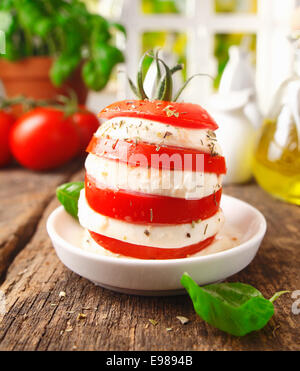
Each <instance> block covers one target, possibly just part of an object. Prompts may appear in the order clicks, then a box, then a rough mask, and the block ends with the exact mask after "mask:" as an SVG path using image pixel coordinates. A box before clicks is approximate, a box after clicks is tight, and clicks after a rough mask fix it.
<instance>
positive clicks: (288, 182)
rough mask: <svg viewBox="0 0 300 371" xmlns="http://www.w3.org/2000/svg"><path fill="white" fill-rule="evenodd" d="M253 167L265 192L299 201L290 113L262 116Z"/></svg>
mask: <svg viewBox="0 0 300 371" xmlns="http://www.w3.org/2000/svg"><path fill="white" fill-rule="evenodd" d="M283 119H284V123H282V121H283ZM253 171H254V175H255V177H256V180H257V182H258V183H259V185H260V186H261V187H262V188H263V189H265V190H266V191H267V192H269V193H271V194H272V195H273V196H275V197H277V198H280V199H282V200H285V201H288V202H291V203H294V204H297V205H300V137H299V133H298V130H297V126H296V124H295V123H294V122H293V120H292V118H291V117H288V118H287V116H284V115H283V117H280V116H279V117H278V119H274V120H268V119H267V120H265V122H264V125H263V127H262V133H261V138H260V141H259V143H258V146H257V150H256V153H255V156H254V166H253Z"/></svg>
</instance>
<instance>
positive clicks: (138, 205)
mask: <svg viewBox="0 0 300 371" xmlns="http://www.w3.org/2000/svg"><path fill="white" fill-rule="evenodd" d="M85 195H86V199H87V202H88V204H89V206H90V207H91V208H92V209H93V210H94V211H96V212H97V213H99V214H102V215H105V216H108V217H110V218H114V219H118V220H123V221H125V222H128V223H136V224H145V223H146V224H147V223H151V224H169V225H173V224H174V225H176V224H187V223H193V222H196V221H198V220H200V219H201V220H205V219H208V218H210V217H212V216H213V215H215V214H216V213H217V212H218V211H219V207H220V201H221V195H222V189H220V190H219V191H218V192H216V193H214V194H212V195H210V196H207V197H204V198H201V199H200V200H186V199H184V198H175V197H166V196H157V195H150V194H143V193H137V192H130V191H126V190H118V191H115V190H113V189H109V188H97V187H96V185H95V181H94V180H93V179H92V178H91V177H89V176H88V175H87V176H86V178H85Z"/></svg>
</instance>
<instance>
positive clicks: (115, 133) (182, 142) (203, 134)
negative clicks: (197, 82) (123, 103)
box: [95, 117, 222, 155]
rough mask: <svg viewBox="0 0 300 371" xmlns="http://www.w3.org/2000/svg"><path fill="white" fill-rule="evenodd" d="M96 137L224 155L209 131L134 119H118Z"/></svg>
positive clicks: (108, 124) (109, 122)
mask: <svg viewBox="0 0 300 371" xmlns="http://www.w3.org/2000/svg"><path fill="white" fill-rule="evenodd" d="M95 136H96V137H104V138H105V137H106V136H109V137H110V138H112V139H120V140H124V139H129V140H133V141H136V140H138V141H142V142H145V143H150V144H156V145H166V146H176V147H183V148H190V149H197V150H199V151H203V152H205V153H211V152H214V154H219V155H222V150H221V147H220V146H219V144H218V143H217V142H216V139H215V137H214V134H212V132H211V131H210V130H207V129H186V128H180V127H175V126H171V125H166V124H162V123H160V122H156V121H151V120H146V119H139V118H133V117H116V118H113V119H111V120H108V121H106V122H105V123H104V124H103V125H101V126H100V128H99V129H98V130H97V132H96V134H95Z"/></svg>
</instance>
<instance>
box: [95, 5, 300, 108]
mask: <svg viewBox="0 0 300 371" xmlns="http://www.w3.org/2000/svg"><path fill="white" fill-rule="evenodd" d="M101 1H105V0H101ZM108 1H110V2H111V3H112V2H116V1H117V2H118V5H122V7H121V9H122V10H121V13H120V14H118V15H117V17H115V18H118V20H119V21H121V22H122V23H123V24H124V25H125V27H126V29H127V41H126V47H125V54H126V71H127V73H128V74H129V75H130V76H132V77H133V76H135V74H136V69H137V65H138V61H139V59H140V56H141V50H142V37H141V35H142V34H143V33H144V32H147V31H178V32H185V33H186V34H187V39H188V42H187V70H188V74H189V75H192V74H195V73H198V72H203V73H211V66H212V65H214V64H215V61H214V35H215V34H216V33H235V32H243V33H253V34H256V35H257V73H256V82H257V90H258V96H259V101H260V105H261V108H262V110H263V111H264V112H266V110H267V107H268V106H269V104H270V101H271V97H272V94H273V93H274V91H275V90H276V88H277V87H278V85H279V84H280V82H282V81H283V79H284V78H286V77H287V76H288V75H289V74H290V73H291V68H292V61H293V58H292V50H291V47H290V45H289V42H288V40H287V35H288V34H289V32H290V28H289V25H290V17H291V14H292V11H293V9H294V8H295V7H296V6H300V0H284V1H283V0H258V12H257V14H243V13H226V14H225V13H224V14H222V13H216V12H215V11H214V0H186V1H187V11H186V13H185V14H179V15H177V14H175V15H173V14H170V15H165V14H161V15H157V14H155V15H146V14H143V13H142V11H141V3H140V0H108ZM102 10H103V8H102ZM111 15H112V14H110V16H111ZM119 45H120V46H122V40H121V39H120V44H119ZM283 55H284V58H283V57H282V56H283ZM120 81H122V82H121V85H120V88H119V91H118V95H119V98H120V99H123V98H125V97H128V96H129V95H130V91H129V87H128V85H126V84H125V83H124V81H125V80H124V77H123V76H121V75H120ZM193 89H194V94H191V96H193V97H195V103H203V102H205V101H206V99H207V97H208V96H209V95H210V94H211V92H212V90H213V89H212V82H211V81H210V80H209V79H207V80H204V79H203V80H202V81H201V83H198V84H196V83H194V87H193Z"/></svg>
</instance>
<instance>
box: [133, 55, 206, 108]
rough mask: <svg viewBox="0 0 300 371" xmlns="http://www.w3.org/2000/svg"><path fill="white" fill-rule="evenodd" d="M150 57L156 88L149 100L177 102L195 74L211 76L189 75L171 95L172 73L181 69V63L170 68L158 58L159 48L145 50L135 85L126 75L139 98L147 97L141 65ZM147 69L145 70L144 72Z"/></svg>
mask: <svg viewBox="0 0 300 371" xmlns="http://www.w3.org/2000/svg"><path fill="white" fill-rule="evenodd" d="M147 56H148V57H150V58H152V59H153V60H154V61H155V64H156V69H157V76H156V81H157V82H156V85H157V89H156V92H155V94H154V96H152V97H151V100H161V101H169V102H171V101H172V102H177V100H178V99H179V98H180V96H181V94H182V93H183V92H184V90H185V89H186V87H187V86H188V85H189V84H190V82H191V81H192V80H193V79H194V78H195V77H197V76H206V77H210V78H212V77H211V76H210V75H208V74H202V73H198V74H195V75H193V76H191V77H190V78H189V79H188V80H187V81H186V82H185V83H184V85H183V86H182V87H181V88H180V89H179V91H178V92H177V93H176V94H175V95H173V75H174V74H175V73H176V72H178V71H181V70H183V65H182V64H178V65H176V66H174V67H173V68H170V67H169V66H168V65H167V64H166V63H165V62H164V61H163V60H162V59H161V58H159V50H156V52H155V53H154V52H153V50H149V51H147V52H146V53H145V54H144V55H143V56H142V59H141V61H140V64H139V69H138V74H137V85H135V84H134V83H133V81H132V80H131V79H130V78H129V77H128V82H129V85H130V88H131V90H132V91H133V93H134V95H136V96H137V97H138V98H139V99H143V100H145V99H149V97H148V96H147V94H146V92H145V89H144V80H145V76H144V75H143V66H144V61H145V58H146V57H147ZM160 65H162V66H163V69H164V70H165V73H164V74H163V75H162V72H161V67H160ZM147 73H148V71H147V72H146V74H147Z"/></svg>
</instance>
